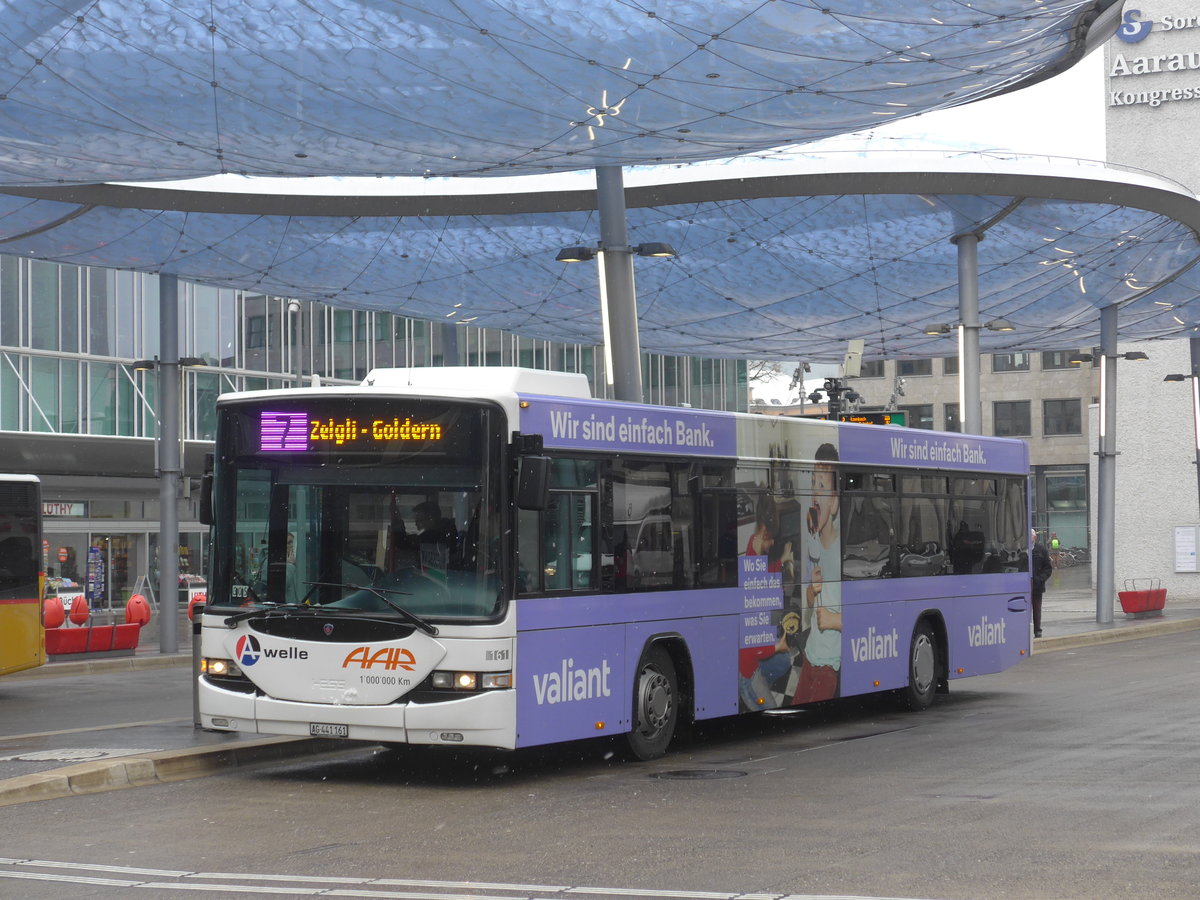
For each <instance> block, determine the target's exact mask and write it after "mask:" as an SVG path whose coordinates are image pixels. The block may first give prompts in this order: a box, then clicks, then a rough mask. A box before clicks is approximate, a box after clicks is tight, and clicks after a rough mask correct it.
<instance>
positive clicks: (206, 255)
mask: <svg viewBox="0 0 1200 900" xmlns="http://www.w3.org/2000/svg"><path fill="white" fill-rule="evenodd" d="M1119 9H1120V4H1119V3H1117V2H1116V0H974V2H965V0H908V2H904V3H896V2H895V0H823V2H820V3H817V2H809V0H719V2H716V0H703V2H702V0H676V2H673V3H671V4H669V5H659V4H657V3H655V2H640V3H636V4H635V3H631V2H628V0H591V2H589V3H588V4H586V7H581V6H580V5H579V4H578V3H575V2H565V0H458V2H456V3H454V4H429V3H421V4H413V3H408V2H403V0H386V2H385V0H306V2H305V3H278V2H272V0H203V2H201V0H129V2H123V3H96V2H94V0H54V2H42V3H31V2H26V0H0V33H2V34H4V36H5V39H6V41H7V46H8V50H7V52H6V53H5V54H3V55H2V56H0V187H3V188H5V190H4V191H0V252H8V253H19V254H22V255H27V256H33V257H38V258H45V259H53V260H58V261H62V262H68V263H76V264H90V265H102V266H112V267H125V268H131V269H137V270H142V271H149V272H158V271H162V272H168V273H171V274H176V275H178V276H180V277H182V278H185V279H189V280H195V281H197V282H202V283H206V284H212V285H226V286H231V287H238V288H243V289H247V290H254V291H261V292H265V293H272V294H279V295H284V296H293V297H298V298H308V299H317V300H322V301H325V302H328V303H331V304H334V305H338V306H346V307H360V308H370V309H381V310H387V311H391V312H395V313H399V314H403V315H409V316H415V317H420V318H427V319H432V320H436V321H450V322H457V323H462V324H473V325H477V326H486V327H495V328H502V329H506V330H509V331H513V332H517V333H519V334H522V335H527V336H531V337H541V338H546V339H552V340H562V341H579V342H585V343H599V342H600V341H601V321H600V318H601V313H600V306H599V299H598V289H597V278H596V269H595V264H594V263H589V264H581V265H564V264H562V263H558V262H556V261H555V255H556V253H557V251H558V250H559V249H561V248H562V247H566V246H573V245H580V244H585V245H593V246H594V245H595V243H596V240H597V238H598V236H599V231H600V227H599V222H598V219H597V214H596V212H595V208H596V193H595V190H594V185H593V184H592V183H591V181H590V178H589V174H590V173H578V172H577V173H576V174H575V175H574V176H573V177H574V178H575V179H576V184H578V183H579V182H580V181H584V182H586V183H585V184H584V186H582V187H578V188H572V189H566V190H564V189H559V190H553V189H551V187H548V186H547V187H543V188H534V189H530V188H521V189H512V190H510V189H508V188H507V187H498V188H488V187H484V186H482V185H500V184H502V183H504V182H505V181H506V180H505V179H500V178H496V177H491V178H474V179H471V178H461V177H459V176H468V175H469V176H479V175H488V176H514V175H531V174H532V175H541V176H543V177H544V176H545V175H546V173H557V174H555V176H554V177H562V173H564V172H567V171H568V170H586V169H591V168H594V167H597V166H649V167H651V168H652V169H654V171H655V172H656V173H657V175H658V182H657V183H649V184H643V185H641V186H631V187H629V188H628V189H627V191H626V196H627V203H628V207H629V210H628V224H629V232H630V242H631V244H638V243H642V242H649V241H666V242H669V243H670V244H672V245H673V246H674V247H675V248H676V249H677V250H678V251H679V252H680V254H681V255H680V258H678V259H675V260H638V261H637V265H636V278H637V294H638V308H639V320H640V325H641V340H642V347H643V349H646V350H651V351H657V352H663V353H681V354H690V355H708V356H724V357H742V358H753V359H764V358H767V359H771V358H781V357H793V358H794V357H797V356H800V357H803V358H805V359H809V360H812V361H838V360H840V358H841V356H842V353H843V348H844V344H845V341H846V340H849V339H851V338H863V339H865V340H866V344H867V350H866V354H867V356H868V358H879V357H882V356H887V357H904V356H940V355H951V354H953V353H955V352H956V347H955V346H954V342H953V341H952V340H949V339H947V338H946V337H931V336H930V335H928V334H926V333H925V327H924V326H926V325H929V324H934V323H942V324H951V325H952V324H953V323H955V321H956V320H957V309H958V287H957V279H958V272H957V263H956V250H955V245H954V243H953V242H952V238H954V237H955V236H956V235H960V234H963V233H968V232H973V233H977V234H979V235H981V236H982V242H981V243H980V245H979V262H980V308H981V313H982V318H983V319H984V320H985V321H986V320H988V319H993V318H1005V319H1009V320H1011V321H1012V322H1013V323H1014V324H1015V325H1016V326H1017V330H1016V331H1014V332H1011V333H1005V334H1001V333H993V332H989V331H986V330H985V331H984V332H983V335H982V344H983V349H984V350H987V351H993V352H995V351H1002V350H1005V349H1014V350H1015V349H1021V350H1029V349H1036V348H1055V349H1057V348H1064V347H1077V346H1087V345H1089V344H1091V343H1094V342H1095V341H1096V339H1097V331H1098V319H1099V317H1098V315H1097V311H1096V310H1097V308H1098V307H1101V306H1105V305H1109V304H1113V303H1120V304H1122V308H1121V314H1120V329H1121V335H1122V337H1124V338H1162V337H1175V336H1181V335H1183V334H1190V333H1192V332H1191V329H1193V328H1194V327H1195V326H1196V323H1197V322H1200V309H1196V310H1195V311H1193V307H1195V306H1196V305H1197V304H1196V301H1195V299H1194V298H1195V297H1196V296H1197V294H1198V293H1200V272H1198V270H1197V268H1196V264H1197V262H1198V261H1200V245H1198V242H1197V234H1198V233H1200V204H1198V203H1197V201H1196V199H1195V197H1193V196H1192V195H1191V194H1190V193H1188V192H1187V191H1184V190H1182V189H1180V188H1179V187H1178V186H1175V185H1172V184H1170V183H1168V182H1166V181H1163V180H1159V179H1155V178H1153V177H1149V176H1144V175H1135V174H1131V173H1120V174H1115V173H1113V172H1111V171H1109V170H1106V169H1104V168H1102V167H1097V168H1070V169H1067V170H1065V171H1064V170H1063V169H1062V168H1061V167H1058V168H1057V169H1054V168H1049V169H1048V168H1046V167H1045V166H1036V165H1032V164H1031V163H1030V162H1029V161H1028V160H1004V159H998V158H996V157H995V156H994V155H992V156H990V157H987V158H972V157H969V156H964V157H963V158H962V159H960V160H958V161H957V162H954V163H951V162H948V161H946V160H943V159H940V158H939V159H938V160H936V161H928V160H921V161H918V162H915V163H914V162H912V161H911V160H910V161H908V162H907V163H895V164H885V165H880V164H878V163H877V162H873V161H870V160H859V161H857V162H855V163H853V164H840V165H836V166H831V165H829V164H828V163H824V164H822V165H820V166H816V167H814V166H809V167H808V168H805V169H804V170H803V171H799V170H797V171H795V172H793V171H790V170H789V174H785V175H773V176H764V177H753V178H735V177H731V176H729V175H728V174H727V173H722V171H721V168H722V167H720V166H709V167H707V170H705V167H703V166H701V167H697V166H696V165H686V166H684V167H683V168H682V169H677V168H675V167H676V166H678V165H680V164H685V163H692V164H694V163H697V162H698V161H705V160H709V161H711V160H720V159H725V158H727V157H731V156H735V155H738V154H748V153H758V154H759V155H764V156H773V155H777V156H778V157H779V158H780V159H782V158H784V156H785V154H786V151H785V150H784V147H785V145H794V144H798V143H805V142H810V141H814V140H816V139H818V138H823V137H827V136H831V135H837V134H844V133H848V132H852V131H856V130H860V129H863V128H867V127H870V126H874V125H877V124H879V123H880V122H883V121H888V120H894V119H897V118H902V117H904V116H909V115H914V114H918V113H921V112H926V111H929V110H932V109H937V108H942V107H947V106H953V105H958V104H962V103H967V102H971V101H974V100H978V99H982V98H984V97H987V96H992V95H995V94H997V93H1000V92H1004V91H1008V90H1013V89H1017V88H1020V87H1023V86H1025V85H1027V84H1030V83H1033V82H1035V81H1038V80H1040V79H1042V78H1045V77H1048V76H1049V75H1052V74H1054V73H1055V72H1057V71H1060V70H1061V69H1064V68H1066V67H1068V66H1070V65H1072V64H1073V63H1074V62H1075V61H1077V60H1078V59H1079V58H1080V57H1081V56H1082V55H1083V54H1084V53H1085V52H1087V51H1088V50H1090V49H1092V48H1094V47H1095V46H1097V45H1098V43H1099V42H1100V41H1103V40H1104V39H1106V38H1107V37H1108V35H1109V34H1111V32H1112V30H1113V28H1114V27H1115V24H1116V15H1117V14H1118V12H1119ZM666 164H670V165H666ZM228 173H232V174H234V175H250V176H255V177H261V176H284V177H290V176H339V177H348V176H381V175H382V176H389V177H391V176H419V177H418V178H417V180H418V181H419V182H421V183H423V184H425V185H426V187H425V189H424V190H413V191H411V192H410V193H408V194H406V195H403V196H400V195H389V194H387V193H386V192H387V190H388V185H389V184H390V182H389V183H385V182H383V181H380V185H383V187H381V188H377V189H373V190H370V191H367V192H364V193H362V194H357V195H353V196H328V195H326V196H322V195H318V194H317V193H316V189H317V188H316V184H315V183H314V182H313V181H312V180H304V179H295V178H293V179H291V187H290V189H288V190H284V191H280V192H278V193H259V194H255V193H253V190H254V187H253V186H252V187H251V188H250V189H249V191H243V192H239V193H234V192H227V193H212V192H207V191H204V190H199V191H181V190H166V189H163V190H155V189H154V188H153V187H147V186H129V185H114V184H105V183H104V182H115V181H124V182H134V181H140V182H156V181H162V180H179V179H189V178H197V177H201V176H208V175H213V174H228ZM445 178H449V179H450V181H451V183H453V184H455V185H458V186H459V189H457V190H454V191H449V190H446V191H445V192H444V193H440V194H439V193H437V192H436V189H433V188H431V187H430V186H431V185H432V186H438V185H440V182H439V181H438V179H445ZM512 180H524V181H528V180H530V179H512ZM535 180H536V179H535ZM472 182H473V183H472ZM309 184H312V185H313V190H312V191H309V192H307V193H306V192H305V191H306V186H307V185H309ZM325 190H326V191H328V188H327V187H325ZM381 191H382V193H381Z"/></svg>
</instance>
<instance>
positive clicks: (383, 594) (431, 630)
mask: <svg viewBox="0 0 1200 900" xmlns="http://www.w3.org/2000/svg"><path fill="white" fill-rule="evenodd" d="M305 584H310V585H312V586H313V587H337V588H342V589H343V590H347V591H350V590H353V591H370V592H371V593H372V594H374V595H375V596H376V597H378V598H379V599H380V600H382V601H383V602H384V603H386V604H387V605H388V606H389V607H391V608H392V609H393V610H395V611H396V612H398V613H399V614H400V615H401V616H402V617H403V618H404V619H405V621H408V622H411V623H412V624H413V625H416V626H417V627H418V628H420V629H421V630H422V631H423V632H425V633H426V634H428V635H431V636H434V637H436V636H437V634H438V628H437V626H436V625H432V624H430V623H429V622H426V621H425V620H424V619H422V618H421V617H420V616H418V615H417V614H416V613H412V612H409V611H408V610H407V609H405V608H404V607H403V606H401V605H400V604H399V603H397V602H396V601H395V600H393V599H392V598H391V597H388V596H387V594H403V595H404V596H405V597H408V596H411V595H410V593H409V592H408V591H398V590H395V589H394V588H377V587H372V586H371V585H369V584H351V583H349V582H331V581H306V582H305ZM309 593H311V591H310V592H309ZM226 621H228V620H226Z"/></svg>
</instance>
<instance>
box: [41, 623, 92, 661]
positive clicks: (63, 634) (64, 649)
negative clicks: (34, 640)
mask: <svg viewBox="0 0 1200 900" xmlns="http://www.w3.org/2000/svg"><path fill="white" fill-rule="evenodd" d="M87 639H88V629H86V628H54V629H52V630H50V631H47V632H46V653H47V654H49V655H50V656H58V655H61V654H64V653H84V652H86V650H87Z"/></svg>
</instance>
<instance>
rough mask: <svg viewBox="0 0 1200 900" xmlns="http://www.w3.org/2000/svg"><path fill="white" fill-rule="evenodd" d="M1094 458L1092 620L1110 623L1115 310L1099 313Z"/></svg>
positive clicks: (1114, 484) (1113, 565)
mask: <svg viewBox="0 0 1200 900" xmlns="http://www.w3.org/2000/svg"><path fill="white" fill-rule="evenodd" d="M1099 432H1100V435H1099V440H1098V442H1097V447H1096V456H1097V458H1098V459H1099V466H1098V468H1099V478H1098V484H1097V486H1096V491H1097V504H1096V621H1097V622H1098V623H1100V624H1101V625H1108V624H1110V623H1111V622H1112V620H1113V597H1114V596H1115V595H1116V588H1115V586H1114V580H1115V575H1114V573H1115V568H1116V562H1115V559H1116V557H1115V554H1114V546H1113V545H1114V536H1115V534H1116V521H1117V520H1116V490H1117V452H1116V451H1117V307H1116V305H1115V304H1114V305H1111V306H1105V307H1104V308H1102V309H1101V310H1100V416H1099Z"/></svg>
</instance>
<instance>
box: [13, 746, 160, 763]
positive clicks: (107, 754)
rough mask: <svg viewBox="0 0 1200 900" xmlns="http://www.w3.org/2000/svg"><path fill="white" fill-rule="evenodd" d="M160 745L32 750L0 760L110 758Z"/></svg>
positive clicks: (148, 751)
mask: <svg viewBox="0 0 1200 900" xmlns="http://www.w3.org/2000/svg"><path fill="white" fill-rule="evenodd" d="M161 749H162V748H161V747H65V748H63V749H61V750H34V751H31V752H29V753H17V754H14V755H12V756H0V762H12V761H14V760H17V761H20V762H86V761H88V760H92V759H110V758H112V757H114V756H136V755H138V754H139V753H157V752H158V751H159V750H161Z"/></svg>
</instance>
